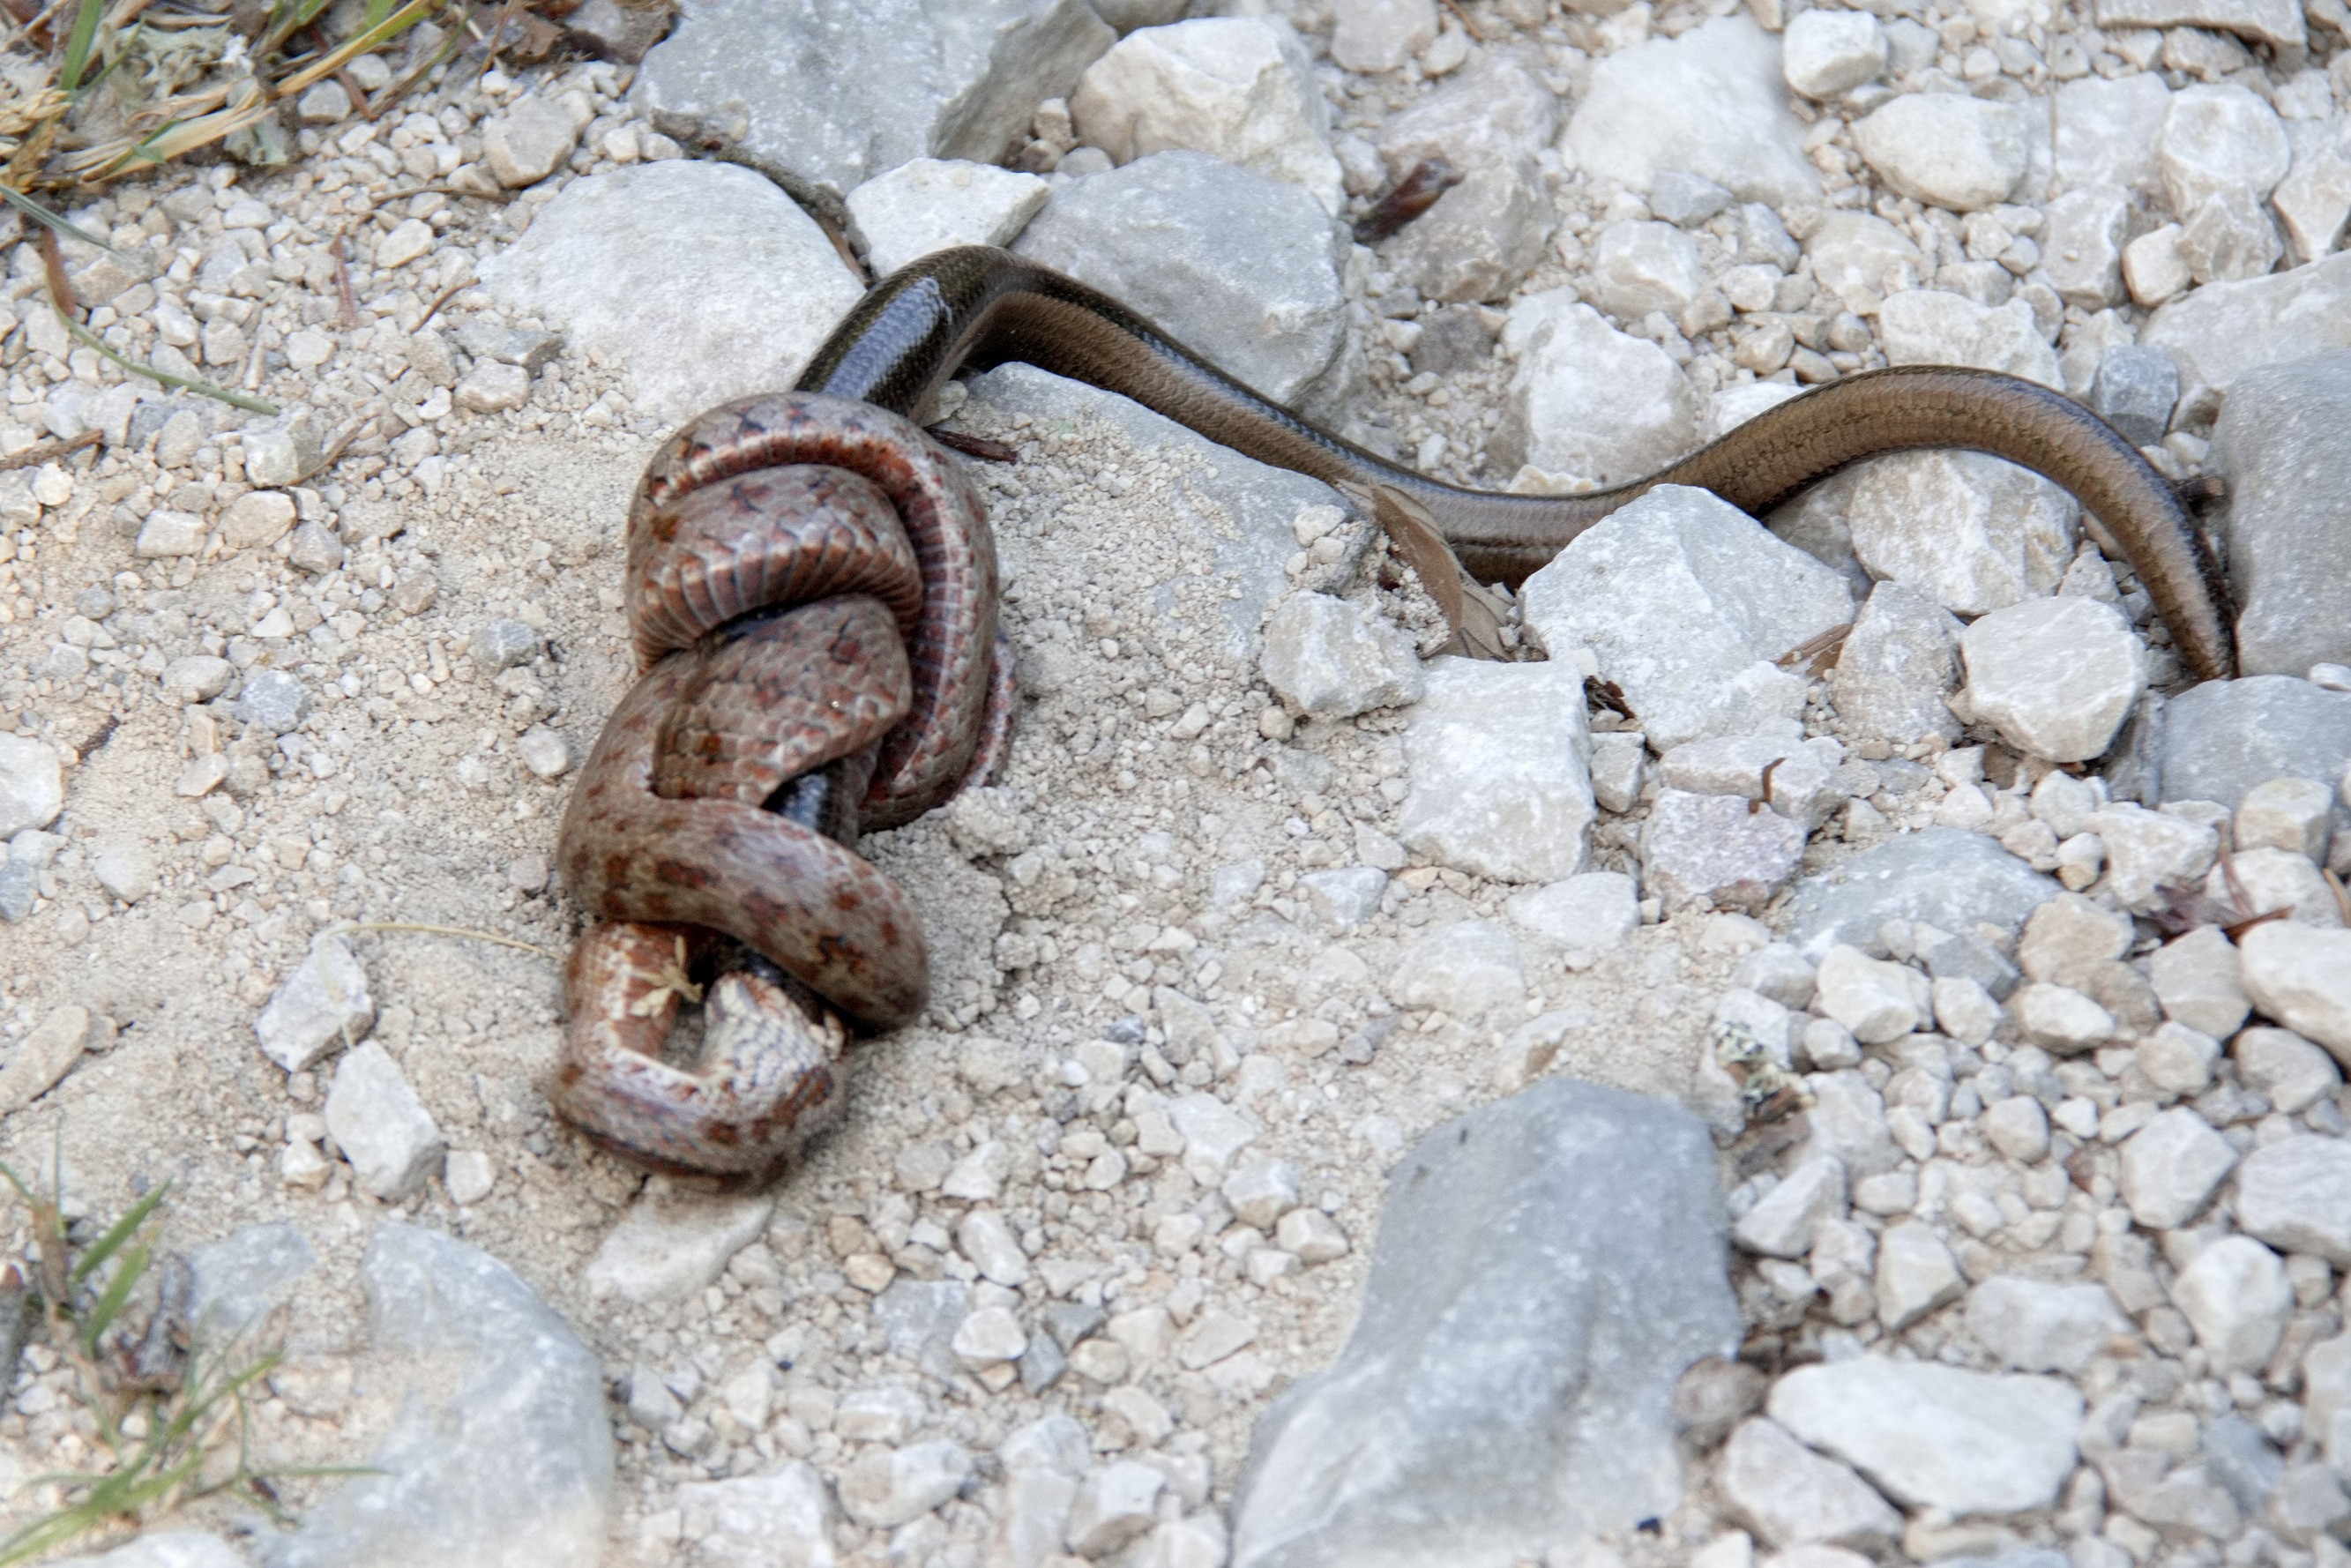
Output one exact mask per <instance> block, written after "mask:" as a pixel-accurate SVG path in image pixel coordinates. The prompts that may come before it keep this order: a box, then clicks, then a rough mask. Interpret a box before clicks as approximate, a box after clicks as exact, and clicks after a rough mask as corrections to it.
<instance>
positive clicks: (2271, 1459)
mask: <svg viewBox="0 0 2351 1568" xmlns="http://www.w3.org/2000/svg"><path fill="white" fill-rule="evenodd" d="M2203 1452H2204V1463H2205V1467H2206V1468H2207V1469H2209V1470H2210V1471H2211V1473H2212V1479H2214V1480H2217V1481H2219V1482H2220V1485H2221V1486H2222V1487H2224V1488H2225V1489H2227V1490H2228V1493H2229V1495H2230V1496H2231V1497H2232V1498H2234V1499H2236V1500H2237V1506H2238V1507H2239V1508H2241V1509H2242V1510H2244V1511H2246V1512H2247V1513H2249V1514H2255V1515H2258V1514H2259V1513H2260V1512H2261V1511H2262V1504H2263V1503H2265V1502H2267V1501H2268V1500H2269V1496H2270V1493H2271V1492H2273V1491H2274V1490H2277V1484H2278V1482H2279V1480H2280V1479H2282V1478H2283V1476H2284V1474H2285V1460H2284V1458H2283V1457H2282V1456H2281V1455H2280V1454H2279V1453H2278V1451H2277V1448H2276V1445H2274V1444H2273V1443H2272V1442H2271V1441H2270V1440H2269V1439H2268V1438H2267V1437H2263V1436H2262V1429H2261V1428H2260V1427H2256V1426H2254V1425H2253V1424H2252V1422H2251V1421H2248V1420H2246V1419H2245V1418H2244V1417H2243V1416H2238V1415H2228V1416H2221V1417H2220V1419H2219V1420H2217V1421H2215V1422H2213V1423H2211V1424H2210V1426H2208V1427H2205V1428H2204V1447H2203Z"/></svg>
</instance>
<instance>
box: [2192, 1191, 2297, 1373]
mask: <svg viewBox="0 0 2351 1568" xmlns="http://www.w3.org/2000/svg"><path fill="white" fill-rule="evenodd" d="M2239 1186H2240V1190H2241V1189H2242V1182H2241V1181H2240V1184H2239ZM2171 1299H2172V1301H2174V1302H2176V1303H2177V1304H2178V1305H2179V1310H2180V1311H2181V1312H2183V1313H2185V1314H2186V1315H2187V1318H2188V1322H2189V1325H2190V1326H2192V1327H2193V1328H2194V1329H2195V1330H2196V1341H2197V1343H2199V1344H2201V1345H2202V1346H2203V1347H2204V1351H2205V1354H2208V1355H2210V1357H2211V1358H2212V1368H2213V1370H2214V1371H2215V1372H2217V1373H2219V1374H2220V1375H2222V1376H2226V1375H2228V1374H2230V1373H2232V1372H2259V1371H2260V1370H2261V1369H2262V1367H2264V1366H2266V1365H2268V1364H2269V1359H2270V1355H2271V1354H2272V1353H2273V1352H2274V1351H2275V1350H2276V1349H2277V1344H2278V1339H2279V1336H2281V1335H2282V1334H2283V1333H2285V1325H2286V1320H2287V1319H2289V1318H2291V1317H2292V1316H2293V1315H2294V1287H2293V1286H2292V1285H2291V1284H2289V1283H2287V1281H2286V1277H2285V1265H2284V1264H2283V1262H2281V1261H2280V1260H2279V1259H2278V1255H2277V1254H2276V1253H2274V1252H2273V1251H2271V1250H2270V1249H2268V1248H2266V1247H2264V1246H2262V1244H2261V1243H2260V1242H2258V1241H2253V1240H2249V1239H2246V1238H2244V1237H2242V1236H2226V1237H2222V1238H2221V1239H2220V1240H2218V1241H2215V1242H2213V1243H2212V1244H2211V1245H2210V1246H2208V1247H2206V1248H2205V1249H2203V1250H2201V1251H2199V1252H2198V1253H2197V1254H2196V1258H2195V1260H2194V1261H2193V1262H2191V1263H2189V1265H2188V1267H2186V1268H2185V1269H2182V1270H2180V1271H2179V1278H2178V1279H2176V1280H2174V1281H2172V1285H2171Z"/></svg>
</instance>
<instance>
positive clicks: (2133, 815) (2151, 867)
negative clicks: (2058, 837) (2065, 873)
mask: <svg viewBox="0 0 2351 1568" xmlns="http://www.w3.org/2000/svg"><path fill="white" fill-rule="evenodd" d="M2088 830H2089V831H2091V832H2094V833H2095V834H2097V835H2098V839H2099V841H2100V842H2101V843H2103V844H2104V845H2105V852H2106V886H2107V888H2108V890H2109V891H2111V892H2112V893H2113V894H2114V895H2115V897H2116V899H2117V900H2118V901H2120V903H2121V904H2122V905H2123V907H2124V908H2126V909H2129V910H2132V911H2134V912H2136V913H2138V914H2147V913H2148V912H2149V911H2152V910H2154V909H2156V908H2158V907H2159V906H2160V905H2161V903H2162V900H2161V899H2160V898H2158V896H2157V894H2156V891H2155V890H2156V888H2157V887H2158V885H2160V884H2162V883H2180V884H2182V885H2186V886H2193V885H2195V883H2197V882H2199V881H2200V880H2201V879H2202V877H2203V875H2204V873H2206V872H2207V871H2210V869H2211V867H2212V861H2213V857H2214V856H2215V855H2216V854H2217V853H2218V852H2219V850H2220V835H2219V834H2218V833H2216V832H2214V831H2212V829H2210V828H2209V827H2207V826H2205V825H2204V824H2203V823H2201V822H2199V821H2193V820H2191V819H2189V818H2187V817H2182V816H2177V815H2174V814H2173V813H2171V812H2168V811H2150V810H2147V808H2145V807H2144V806H2135V805H2132V804H2131V803H2130V802H2128V801H2117V802H2116V804H2114V805H2111V806H2106V807H2104V808H2101V809H2100V810H2096V811H2095V812H2093V813H2091V816H2090V821H2089V823H2088ZM2205 1032H2206V1033H2207V1034H2212V1033H2216V1032H2218V1031H2216V1030H2205Z"/></svg>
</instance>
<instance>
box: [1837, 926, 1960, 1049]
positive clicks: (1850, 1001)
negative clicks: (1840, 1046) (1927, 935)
mask: <svg viewBox="0 0 2351 1568" xmlns="http://www.w3.org/2000/svg"><path fill="white" fill-rule="evenodd" d="M1814 983H1815V986H1816V990H1815V992H1814V998H1813V999H1814V1002H1815V1004H1816V1005H1817V1007H1818V1008H1819V1009H1820V1011H1821V1013H1822V1014H1823V1016H1824V1017H1827V1018H1833V1019H1836V1021H1837V1022H1839V1023H1841V1024H1843V1025H1844V1027H1845V1028H1846V1029H1848V1030H1852V1031H1853V1037H1854V1038H1855V1040H1860V1041H1861V1042H1862V1043H1863V1044H1864V1045H1884V1044H1886V1043H1888V1042H1890V1041H1893V1040H1899V1039H1901V1038H1902V1037H1903V1036H1904V1035H1906V1034H1908V1033H1909V1032H1910V1031H1911V1030H1915V1029H1917V1027H1918V1026H1919V1025H1920V1024H1922V1023H1924V1022H1926V1021H1927V1019H1929V1018H1930V1017H1932V1016H1933V1002H1932V998H1931V996H1930V994H1929V990H1928V984H1927V977H1925V976H1924V975H1921V974H1919V973H1918V972H1917V970H1916V969H1913V968H1911V967H1908V966H1907V965H1904V964H1892V963H1887V962H1886V961H1884V960H1882V959H1877V958H1873V957H1871V956H1869V955H1868V954H1866V953H1864V952H1863V951H1861V950H1860V949H1859V948H1857V947H1850V946H1845V945H1844V944H1843V943H1838V944H1836V945H1834V946H1831V947H1830V948H1829V949H1828V950H1827V951H1826V952H1825V953H1823V954H1822V955H1821V961H1820V970H1819V974H1818V976H1817V978H1816V980H1815V982H1814Z"/></svg>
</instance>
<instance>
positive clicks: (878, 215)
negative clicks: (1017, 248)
mask: <svg viewBox="0 0 2351 1568" xmlns="http://www.w3.org/2000/svg"><path fill="white" fill-rule="evenodd" d="M1050 194H1052V187H1050V185H1048V184H1046V183H1045V182H1044V181H1042V180H1040V179H1039V178H1038V177H1037V176H1036V175H1034V174H1016V173H1014V172H1012V171H1011V170H1009V169H998V168H993V167H991V166H989V165H988V164H986V163H956V162H946V161H945V160H942V159H936V158H918V159H916V160H915V161H914V162H912V163H905V164H901V165H900V166H899V167H897V168H895V169H893V170H891V171H890V172H888V173H886V174H883V175H879V176H877V177H876V178H874V179H871V180H868V181H866V182H865V183H863V184H862V185H860V186H858V187H857V189H855V190H853V191H852V192H850V193H849V216H850V220H851V221H852V223H854V224H855V225H857V232H858V234H859V235H860V236H861V237H862V239H863V240H864V242H865V252H866V256H865V259H866V262H867V264H868V265H870V266H871V267H872V269H873V276H874V277H888V276H889V275H890V274H891V273H893V272H895V271H897V270H898V269H899V268H900V267H904V266H905V265H906V264H907V263H908V262H910V261H915V260H919V259H920V258H922V257H923V256H928V255H930V254H931V253H932V252H933V251H936V250H946V249H947V248H948V247H950V246H959V245H994V246H1006V245H1010V244H1011V243H1012V242H1013V240H1014V239H1015V238H1017V237H1018V236H1019V233H1020V231H1021V230H1022V229H1024V228H1026V227H1028V225H1029V219H1030V218H1033V217H1035V216H1036V215H1037V212H1038V209H1039V208H1040V207H1042V206H1043V205H1044V204H1045V199H1046V197H1048V196H1050Z"/></svg>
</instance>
